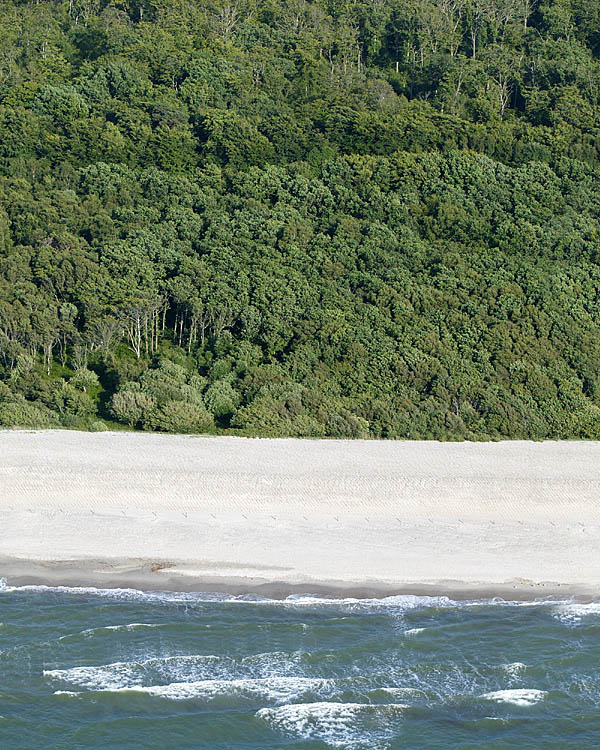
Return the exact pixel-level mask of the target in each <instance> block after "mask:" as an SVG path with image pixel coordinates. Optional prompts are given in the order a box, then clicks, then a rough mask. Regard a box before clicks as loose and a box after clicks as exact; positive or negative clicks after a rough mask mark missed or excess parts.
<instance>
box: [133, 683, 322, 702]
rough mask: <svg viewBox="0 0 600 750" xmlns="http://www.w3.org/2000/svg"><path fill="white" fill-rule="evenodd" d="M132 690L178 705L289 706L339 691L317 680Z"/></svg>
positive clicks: (155, 687) (159, 686)
mask: <svg viewBox="0 0 600 750" xmlns="http://www.w3.org/2000/svg"><path fill="white" fill-rule="evenodd" d="M129 690H133V691H136V692H142V693H146V694H147V695H152V696H155V697H158V698H168V699H170V700H177V701H181V700H192V699H201V700H214V699H217V698H223V697H236V698H248V699H252V700H259V701H269V702H272V703H286V702H288V701H296V700H300V699H302V698H306V697H309V696H310V695H312V694H316V693H320V694H322V693H331V692H334V691H335V687H334V682H333V681H331V680H317V679H309V678H306V677H268V678H261V679H255V680H251V679H246V680H203V681H201V682H174V683H171V684H170V685H151V686H148V687H135V688H129Z"/></svg>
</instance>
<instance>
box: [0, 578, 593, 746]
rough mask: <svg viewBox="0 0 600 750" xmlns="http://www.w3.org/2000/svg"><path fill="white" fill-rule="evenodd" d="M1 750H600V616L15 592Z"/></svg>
mask: <svg viewBox="0 0 600 750" xmlns="http://www.w3.org/2000/svg"><path fill="white" fill-rule="evenodd" d="M0 747H1V748H3V749H4V748H6V749H7V750H21V749H25V748H26V749H27V750H30V749H33V748H36V749H37V748H43V750H66V749H67V748H68V750H75V749H76V750H92V749H93V750H112V749H114V750H141V749H143V748H152V749H155V748H158V749H159V750H162V749H163V748H165V749H169V750H170V749H171V748H173V749H176V750H192V749H194V750H200V749H201V748H202V749H206V750H209V749H210V750H220V749H222V750H249V749H250V748H253V749H256V750H257V749H259V748H260V750H266V749H267V748H303V749H304V750H309V749H310V750H326V749H327V748H347V749H348V750H359V749H360V748H365V749H366V748H368V749H369V750H384V749H386V750H395V749H398V750H400V748H402V750H407V749H410V748H414V749H415V750H417V749H418V750H429V749H430V748H439V749H440V750H441V749H442V748H443V749H444V750H447V749H448V748H460V749H461V750H468V749H471V748H477V749H478V750H479V749H480V748H485V749H486V750H492V749H496V748H497V749H500V748H510V749H511V750H517V749H521V748H543V749H544V750H550V749H551V748H552V749H554V748H556V749H557V750H558V748H561V749H562V748H571V747H572V748H599V747H600V602H592V603H587V604H581V603H576V602H573V601H568V600H564V601H557V600H554V601H552V600H544V601H538V602H533V603H531V602H530V603H516V602H514V603H510V602H502V601H498V600H492V601H475V602H453V601H451V600H449V599H446V598H443V597H441V598H430V597H414V596H398V597H390V598H387V599H381V600H324V599H319V598H315V597H307V596H300V597H290V598H289V599H286V600H285V601H272V600H265V599H258V598H254V599H253V598H252V597H243V598H232V597H228V596H217V595H201V594H177V593H164V594H157V593H147V594H144V593H141V592H136V591H132V590H113V591H102V590H94V589H67V588H44V587H22V588H13V587H11V586H9V585H7V584H6V582H4V583H2V584H0Z"/></svg>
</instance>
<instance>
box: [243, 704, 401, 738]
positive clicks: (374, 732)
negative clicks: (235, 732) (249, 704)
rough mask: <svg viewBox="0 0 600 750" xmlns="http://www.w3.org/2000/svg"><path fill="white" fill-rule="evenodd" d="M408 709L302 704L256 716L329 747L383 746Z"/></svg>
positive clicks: (380, 706)
mask: <svg viewBox="0 0 600 750" xmlns="http://www.w3.org/2000/svg"><path fill="white" fill-rule="evenodd" d="M406 708H408V706H405V705H403V704H401V703H386V704H372V703H370V704H369V703H326V702H319V703H300V704H292V705H285V706H280V707H279V708H261V709H260V711H257V713H256V716H257V717H259V718H260V719H263V720H264V721H265V722H266V723H267V724H269V726H270V727H271V728H272V729H275V730H277V731H279V732H281V733H282V734H285V735H287V736H288V737H293V738H298V739H303V740H321V741H323V742H325V743H326V744H327V745H329V746H330V747H342V748H346V749H347V750H350V749H351V748H361V747H369V748H371V749H373V748H376V747H381V745H380V744H379V745H377V744H374V743H381V742H382V741H385V740H386V739H391V738H392V737H393V736H394V734H395V727H394V724H395V721H394V720H395V719H399V718H401V717H402V714H403V712H404V710H405V709H406Z"/></svg>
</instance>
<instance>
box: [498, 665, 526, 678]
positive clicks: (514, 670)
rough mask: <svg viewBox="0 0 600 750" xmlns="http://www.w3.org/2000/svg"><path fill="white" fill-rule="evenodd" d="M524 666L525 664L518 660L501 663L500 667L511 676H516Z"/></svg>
mask: <svg viewBox="0 0 600 750" xmlns="http://www.w3.org/2000/svg"><path fill="white" fill-rule="evenodd" d="M525 668H526V667H525V664H523V662H520V661H513V662H511V663H510V664H503V665H502V669H503V670H504V671H505V672H507V673H508V674H509V675H510V676H511V677H518V676H519V675H520V674H521V672H522V671H523V670H524V669H525Z"/></svg>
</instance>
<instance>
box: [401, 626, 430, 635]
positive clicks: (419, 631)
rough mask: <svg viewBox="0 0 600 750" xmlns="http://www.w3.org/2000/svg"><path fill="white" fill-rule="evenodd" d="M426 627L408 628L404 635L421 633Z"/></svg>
mask: <svg viewBox="0 0 600 750" xmlns="http://www.w3.org/2000/svg"><path fill="white" fill-rule="evenodd" d="M426 629H427V628H409V629H408V630H405V631H404V635H408V636H411V635H419V633H422V632H423V631H424V630H426Z"/></svg>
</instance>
